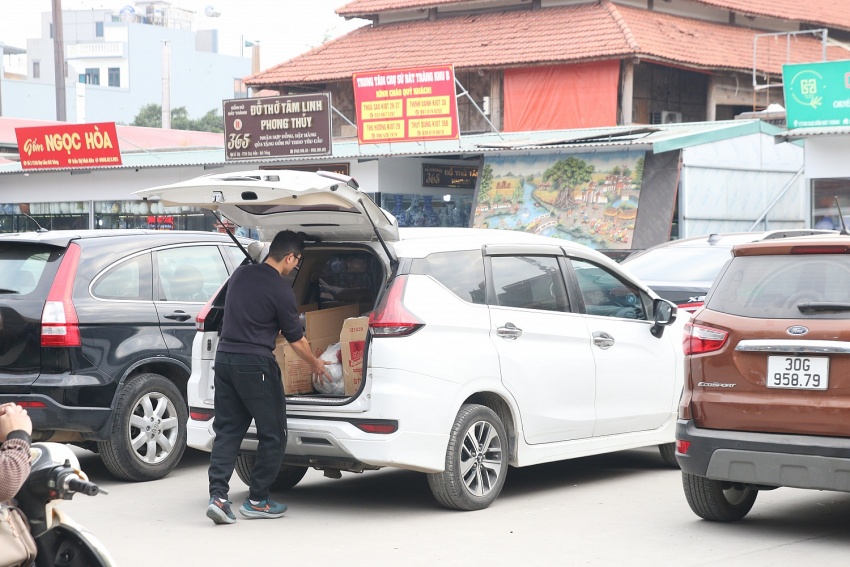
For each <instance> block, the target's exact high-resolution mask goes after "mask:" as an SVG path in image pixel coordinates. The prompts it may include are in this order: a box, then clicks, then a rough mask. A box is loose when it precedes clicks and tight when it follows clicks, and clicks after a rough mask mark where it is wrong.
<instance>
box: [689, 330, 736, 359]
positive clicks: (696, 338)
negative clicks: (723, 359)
mask: <svg viewBox="0 0 850 567" xmlns="http://www.w3.org/2000/svg"><path fill="white" fill-rule="evenodd" d="M728 338H729V333H728V332H726V331H721V330H720V329H712V328H711V327H703V326H702V325H692V324H691V323H686V324H685V340H684V348H685V354H686V355H687V354H705V353H707V352H713V351H715V350H720V349H721V348H723V345H725V344H726V339H728Z"/></svg>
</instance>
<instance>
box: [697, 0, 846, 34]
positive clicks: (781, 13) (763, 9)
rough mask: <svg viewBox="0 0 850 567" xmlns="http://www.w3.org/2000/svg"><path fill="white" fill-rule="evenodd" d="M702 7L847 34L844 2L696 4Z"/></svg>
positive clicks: (717, 0)
mask: <svg viewBox="0 0 850 567" xmlns="http://www.w3.org/2000/svg"><path fill="white" fill-rule="evenodd" d="M697 2H700V3H702V4H708V5H709V6H715V7H717V8H724V9H727V10H732V11H734V12H738V13H741V14H747V15H752V16H770V17H773V18H779V19H782V20H792V21H796V22H805V23H809V24H818V25H824V26H828V27H831V28H841V29H845V30H850V7H848V3H847V0H804V1H802V0H697Z"/></svg>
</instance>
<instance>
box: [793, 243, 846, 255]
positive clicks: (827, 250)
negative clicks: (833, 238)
mask: <svg viewBox="0 0 850 567" xmlns="http://www.w3.org/2000/svg"><path fill="white" fill-rule="evenodd" d="M848 252H850V247H848V246H845V245H840V244H819V245H815V246H812V245H807V246H792V247H791V254H847V253H848Z"/></svg>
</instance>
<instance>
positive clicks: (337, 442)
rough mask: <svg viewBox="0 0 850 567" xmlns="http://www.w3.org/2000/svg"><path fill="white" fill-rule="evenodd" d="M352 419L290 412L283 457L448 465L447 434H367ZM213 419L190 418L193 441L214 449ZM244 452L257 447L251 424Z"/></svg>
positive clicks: (351, 466) (428, 468)
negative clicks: (301, 414) (306, 416)
mask: <svg viewBox="0 0 850 567" xmlns="http://www.w3.org/2000/svg"><path fill="white" fill-rule="evenodd" d="M355 421H358V420H357V419H355V418H352V420H351V421H347V420H344V419H342V420H341V419H333V420H327V421H325V420H322V419H304V418H299V417H295V416H289V418H288V420H287V429H288V432H287V441H286V454H285V457H284V462H285V463H286V464H289V465H299V466H313V467H318V468H322V467H328V468H339V469H340V470H353V471H361V470H367V469H378V468H382V467H396V468H402V469H409V470H416V471H420V472H428V473H432V472H440V471H442V470H443V468H444V466H445V462H444V460H445V454H446V447H447V446H448V442H449V438H448V434H445V435H438V434H427V433H415V432H404V431H396V432H395V433H390V434H380V433H367V432H365V431H363V430H361V429H359V428H358V427H357V426H356V425H354V422H355ZM212 423H213V422H212V420H210V421H197V420H193V419H189V421H188V424H187V427H186V431H187V435H188V439H187V442H188V445H189V446H190V447H192V448H194V449H200V450H202V451H212V445H213V440H214V439H215V435H214V433H213V429H212ZM240 450H241V451H244V452H246V453H254V452H256V451H257V436H256V433H255V431H254V428H253V427H252V428H251V429H250V430H249V431H248V433H247V434H246V435H245V438H244V439H243V440H242V445H241V447H240Z"/></svg>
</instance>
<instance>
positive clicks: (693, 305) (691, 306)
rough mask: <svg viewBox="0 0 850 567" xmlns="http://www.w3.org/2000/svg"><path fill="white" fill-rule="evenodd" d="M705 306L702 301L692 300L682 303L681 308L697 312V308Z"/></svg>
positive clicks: (689, 311)
mask: <svg viewBox="0 0 850 567" xmlns="http://www.w3.org/2000/svg"><path fill="white" fill-rule="evenodd" d="M702 306H703V302H702V301H692V302H691V303H680V304H679V309H682V310H684V311H687V312H688V313H696V311H697V309H699V308H700V307H702Z"/></svg>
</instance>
